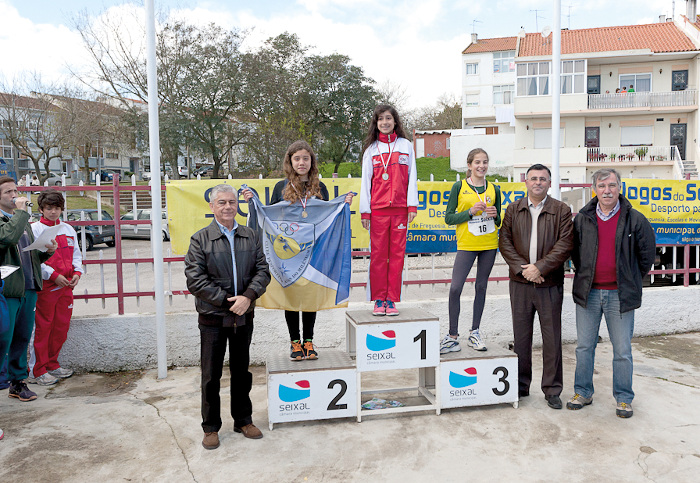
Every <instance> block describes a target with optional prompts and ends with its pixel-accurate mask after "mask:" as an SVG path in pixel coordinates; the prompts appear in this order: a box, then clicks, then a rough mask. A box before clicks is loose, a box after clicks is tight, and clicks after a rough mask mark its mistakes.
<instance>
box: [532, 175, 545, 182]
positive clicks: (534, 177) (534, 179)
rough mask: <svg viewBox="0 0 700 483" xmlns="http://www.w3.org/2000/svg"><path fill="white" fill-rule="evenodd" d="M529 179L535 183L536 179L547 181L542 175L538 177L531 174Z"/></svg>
mask: <svg viewBox="0 0 700 483" xmlns="http://www.w3.org/2000/svg"><path fill="white" fill-rule="evenodd" d="M530 181H531V182H532V183H537V182H538V181H539V182H541V183H546V182H547V181H549V178H545V177H544V176H540V177H537V176H533V177H532V178H530Z"/></svg>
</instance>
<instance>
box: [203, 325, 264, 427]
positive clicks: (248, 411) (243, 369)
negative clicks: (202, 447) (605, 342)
mask: <svg viewBox="0 0 700 483" xmlns="http://www.w3.org/2000/svg"><path fill="white" fill-rule="evenodd" d="M199 334H200V340H201V366H202V429H203V430H204V432H205V433H210V432H212V431H217V432H218V431H219V430H220V429H221V396H220V395H219V390H220V388H221V374H222V372H223V366H224V356H225V355H226V345H227V344H228V348H229V371H230V373H231V416H232V417H233V424H234V426H236V427H241V426H245V425H247V424H250V423H252V422H253V419H252V414H253V403H252V402H251V400H250V389H251V387H252V386H253V375H252V374H251V373H250V371H248V364H249V362H250V353H249V348H250V341H251V338H252V336H253V314H252V313H251V314H248V315H246V323H245V325H241V326H238V327H211V326H207V325H202V324H199Z"/></svg>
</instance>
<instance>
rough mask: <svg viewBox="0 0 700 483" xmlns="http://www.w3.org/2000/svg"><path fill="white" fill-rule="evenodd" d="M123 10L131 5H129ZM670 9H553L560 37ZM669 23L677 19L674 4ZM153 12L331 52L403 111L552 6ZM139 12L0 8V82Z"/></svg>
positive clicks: (15, 0)
mask: <svg viewBox="0 0 700 483" xmlns="http://www.w3.org/2000/svg"><path fill="white" fill-rule="evenodd" d="M129 4H131V5H129ZM672 4H673V2H672V0H633V1H622V0H615V1H611V0H586V1H582V0H562V27H563V28H566V27H570V28H572V29H578V28H590V27H602V26H610V25H632V24H643V23H652V22H656V21H657V20H658V17H659V15H662V14H666V15H668V16H671V8H672ZM675 4H676V13H685V8H686V6H685V1H684V0H677V1H676V2H675ZM155 5H156V10H161V11H164V12H167V13H168V14H169V15H172V16H175V17H177V18H185V19H189V20H191V21H192V22H196V23H208V22H216V23H218V24H220V25H221V26H223V27H226V28H233V27H238V28H242V29H252V32H251V34H250V36H249V40H248V45H250V46H255V45H259V43H260V42H261V41H262V40H264V39H266V38H268V37H273V36H276V35H278V34H280V33H282V32H284V31H289V32H293V33H296V34H297V35H299V37H300V39H301V41H302V43H304V44H306V45H311V46H314V47H315V48H316V52H317V53H320V54H328V53H332V52H338V53H341V54H345V55H348V56H349V57H350V58H351V59H352V62H353V63H354V64H356V65H359V66H361V67H363V68H364V70H365V73H366V74H367V75H368V76H369V77H371V78H373V79H374V80H375V81H377V83H379V84H381V83H383V82H386V81H389V82H391V83H393V84H399V85H401V86H402V87H404V88H405V90H406V93H407V95H408V97H409V99H408V103H409V105H410V106H411V107H420V106H425V105H430V104H433V103H435V101H436V99H437V98H438V97H439V96H440V95H441V94H443V93H453V94H455V95H456V96H457V98H459V93H460V82H461V78H460V72H461V70H460V54H461V51H462V50H463V49H464V48H465V47H466V46H467V45H468V44H469V42H470V34H471V33H472V31H475V32H477V33H478V34H479V37H480V38H489V37H506V36H514V35H516V34H517V33H518V31H519V30H520V28H521V27H524V28H525V30H527V31H528V32H536V31H541V30H542V29H543V28H544V27H545V26H552V5H553V2H552V0H390V1H385V2H378V1H377V0H235V1H233V0H228V1H224V0H207V1H205V0H179V1H175V0H155ZM133 6H136V7H138V8H142V7H143V1H138V0H135V1H124V0H0V19H2V29H0V59H1V60H0V65H1V66H2V67H0V76H2V77H4V78H5V79H6V80H11V79H12V78H13V77H14V76H15V75H16V74H18V73H20V72H22V71H36V72H38V73H40V74H41V76H42V78H43V79H45V80H46V79H56V78H60V77H61V76H65V75H66V74H67V69H66V65H67V64H70V65H80V64H81V63H84V62H85V60H84V59H85V56H84V53H83V48H82V45H81V42H80V38H79V36H78V34H77V33H76V32H75V31H74V29H73V28H72V21H71V19H72V18H74V16H75V15H76V13H78V12H81V11H87V12H88V13H89V14H91V15H99V14H107V15H110V16H117V15H119V12H120V9H124V8H134V7H133Z"/></svg>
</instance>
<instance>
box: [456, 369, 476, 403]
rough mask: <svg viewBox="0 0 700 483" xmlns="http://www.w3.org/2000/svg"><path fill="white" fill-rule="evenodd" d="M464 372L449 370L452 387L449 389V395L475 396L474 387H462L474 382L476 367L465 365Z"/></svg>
mask: <svg viewBox="0 0 700 483" xmlns="http://www.w3.org/2000/svg"><path fill="white" fill-rule="evenodd" d="M464 372H465V373H464V374H462V373H460V372H454V371H450V378H449V381H450V386H452V387H453V388H454V389H452V390H450V397H462V396H476V389H474V388H468V389H464V388H466V387H468V386H473V385H474V384H476V377H477V376H476V367H467V368H466V369H464Z"/></svg>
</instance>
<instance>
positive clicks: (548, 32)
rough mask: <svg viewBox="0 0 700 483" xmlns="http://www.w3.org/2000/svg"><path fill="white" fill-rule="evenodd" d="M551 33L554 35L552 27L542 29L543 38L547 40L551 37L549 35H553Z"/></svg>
mask: <svg viewBox="0 0 700 483" xmlns="http://www.w3.org/2000/svg"><path fill="white" fill-rule="evenodd" d="M551 33H552V28H551V27H545V28H543V29H542V38H543V39H546V38H547V37H549V34H551Z"/></svg>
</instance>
